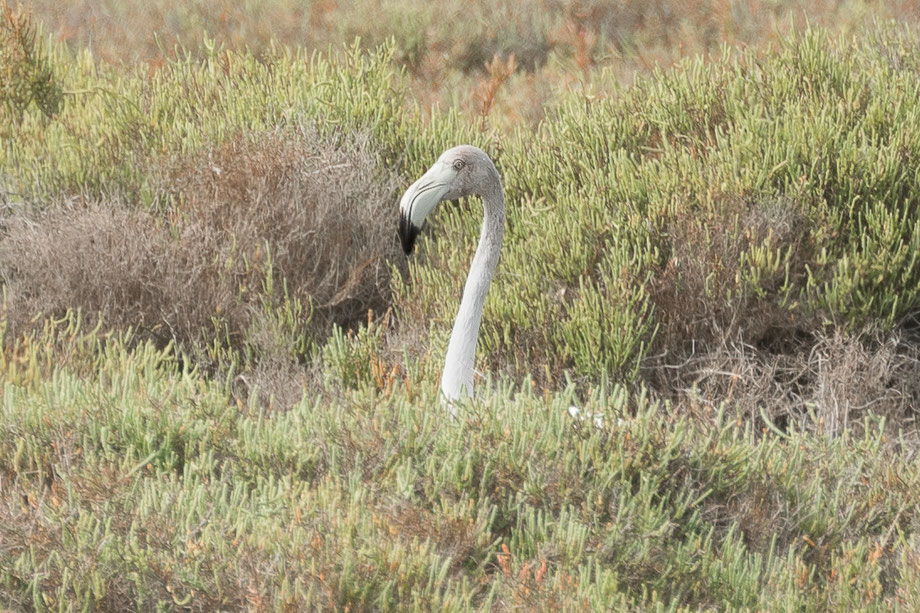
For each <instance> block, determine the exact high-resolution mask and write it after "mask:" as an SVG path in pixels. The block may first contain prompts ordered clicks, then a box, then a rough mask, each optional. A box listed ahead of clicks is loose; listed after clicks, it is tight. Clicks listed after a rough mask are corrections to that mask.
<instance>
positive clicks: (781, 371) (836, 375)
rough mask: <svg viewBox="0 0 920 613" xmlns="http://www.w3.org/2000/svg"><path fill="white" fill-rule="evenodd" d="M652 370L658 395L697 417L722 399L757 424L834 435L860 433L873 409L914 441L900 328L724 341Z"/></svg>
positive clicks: (906, 349)
mask: <svg viewBox="0 0 920 613" xmlns="http://www.w3.org/2000/svg"><path fill="white" fill-rule="evenodd" d="M655 374H656V376H657V389H658V392H659V393H661V394H662V395H665V396H667V397H668V398H669V399H670V400H671V401H672V402H673V403H674V404H675V405H676V406H679V407H683V409H684V410H687V411H690V412H692V413H696V414H699V416H700V417H701V418H705V417H706V416H707V415H710V416H711V415H712V414H713V412H714V411H715V410H717V409H718V408H719V407H720V406H721V405H722V404H723V403H724V405H725V406H726V407H727V408H728V409H729V410H734V411H739V412H740V413H741V414H742V415H743V416H745V417H746V418H748V419H750V421H751V422H752V423H758V424H760V425H761V426H763V427H764V428H766V427H768V426H770V425H771V424H767V423H766V422H764V421H763V417H766V418H767V419H769V420H770V422H772V425H773V426H775V427H778V428H780V429H786V428H789V427H795V428H796V429H799V430H814V431H819V432H822V433H825V434H828V435H829V436H832V437H835V436H839V435H841V434H843V432H844V431H845V430H849V431H851V432H857V433H858V432H861V431H863V429H864V427H865V426H866V418H867V417H868V416H869V415H870V414H872V415H875V416H879V417H884V418H886V422H887V424H889V427H890V428H891V429H892V432H891V433H892V434H894V435H897V434H898V431H900V432H901V433H902V434H903V435H904V436H906V437H907V438H906V439H905V440H911V441H913V442H914V443H916V442H918V441H920V343H918V342H917V339H916V338H911V337H910V336H909V335H908V334H907V333H906V332H901V331H895V332H890V333H883V332H881V331H879V330H876V329H871V328H870V329H865V330H862V331H859V332H853V333H847V332H844V331H842V330H840V329H836V330H834V331H830V332H817V333H816V334H815V335H813V336H802V337H801V338H800V339H799V340H798V342H796V343H795V344H787V345H786V346H784V347H782V348H781V350H779V351H771V350H769V349H765V348H762V347H755V346H753V345H750V344H746V343H743V342H741V341H735V342H728V341H724V340H723V342H722V343H721V344H719V345H718V346H717V347H713V348H710V349H709V350H708V351H706V352H702V353H699V354H697V355H693V356H691V357H690V358H688V359H687V360H685V361H684V362H683V363H682V364H679V365H673V366H671V367H659V368H658V369H657V370H656V373H655Z"/></svg>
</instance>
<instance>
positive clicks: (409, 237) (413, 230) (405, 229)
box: [399, 211, 422, 255]
mask: <svg viewBox="0 0 920 613" xmlns="http://www.w3.org/2000/svg"><path fill="white" fill-rule="evenodd" d="M421 231H422V229H421V228H420V227H418V226H415V225H413V224H412V222H411V221H409V217H408V216H407V215H406V214H405V213H403V212H402V211H400V213H399V242H401V243H402V248H403V251H404V252H405V254H406V255H410V254H411V253H412V250H413V249H414V248H415V239H416V238H417V237H418V233H419V232H421Z"/></svg>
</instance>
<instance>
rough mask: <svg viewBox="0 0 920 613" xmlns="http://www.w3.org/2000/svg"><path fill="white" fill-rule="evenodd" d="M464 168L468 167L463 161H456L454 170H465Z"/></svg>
mask: <svg viewBox="0 0 920 613" xmlns="http://www.w3.org/2000/svg"><path fill="white" fill-rule="evenodd" d="M464 166H466V162H464V161H463V160H454V170H463V167H464Z"/></svg>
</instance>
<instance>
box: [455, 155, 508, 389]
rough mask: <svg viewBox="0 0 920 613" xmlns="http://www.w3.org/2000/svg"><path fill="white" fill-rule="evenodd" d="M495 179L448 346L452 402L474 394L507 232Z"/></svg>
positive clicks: (486, 197) (484, 201)
mask: <svg viewBox="0 0 920 613" xmlns="http://www.w3.org/2000/svg"><path fill="white" fill-rule="evenodd" d="M495 178H496V181H495V184H496V185H495V187H494V188H493V189H491V190H489V191H488V192H486V193H485V194H483V196H482V205H483V220H482V231H481V233H480V235H479V246H478V247H477V248H476V255H474V256H473V263H472V265H471V266H470V272H469V275H468V276H467V278H466V286H465V287H464V289H463V300H461V302H460V310H459V311H458V312H457V318H456V319H455V320H454V329H453V332H451V334H450V342H449V343H448V345H447V357H446V358H445V360H444V373H443V374H442V375H441V393H442V394H443V395H444V398H445V399H447V400H448V401H451V400H456V399H459V398H461V397H472V396H473V368H474V365H475V363H476V343H477V341H478V340H479V325H480V323H482V309H483V307H484V306H485V302H486V295H487V294H488V293H489V285H490V284H491V283H492V277H493V276H494V275H495V268H496V266H497V265H498V257H499V254H500V253H501V246H502V236H503V234H504V232H505V197H504V195H503V194H502V187H501V182H500V180H499V179H498V176H497V173H496V177H495Z"/></svg>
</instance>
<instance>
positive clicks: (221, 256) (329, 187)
mask: <svg viewBox="0 0 920 613" xmlns="http://www.w3.org/2000/svg"><path fill="white" fill-rule="evenodd" d="M151 173H152V176H154V177H155V178H154V179H152V184H153V185H154V187H155V191H156V193H157V202H158V203H159V205H158V206H157V207H154V208H153V209H151V210H150V211H148V210H141V209H140V208H138V207H137V206H135V205H133V204H132V203H126V202H122V201H107V202H94V203H79V204H78V205H68V206H56V207H52V208H51V209H50V210H48V211H47V212H45V213H42V214H40V215H37V216H32V217H28V216H25V215H19V216H15V217H13V218H11V219H8V220H5V226H6V236H5V237H3V239H2V242H0V274H2V280H3V283H4V285H5V288H6V305H5V306H6V316H7V319H8V322H9V332H11V333H12V334H9V335H8V337H11V338H14V337H15V336H17V335H18V334H19V333H21V332H23V331H26V330H28V329H30V328H31V327H32V326H34V325H35V321H37V320H36V316H38V315H39V314H41V315H44V316H53V317H59V316H61V315H63V314H64V313H65V312H66V311H67V310H68V309H80V310H81V311H82V312H83V313H84V316H86V317H89V318H90V319H91V320H94V319H95V318H97V317H101V318H102V320H103V322H104V327H105V329H107V330H119V331H121V330H125V329H127V328H129V327H131V328H133V329H134V331H135V338H137V339H152V340H153V341H155V342H156V343H158V344H159V345H163V344H165V343H167V342H168V341H170V340H174V341H175V342H177V343H178V344H179V345H180V346H181V347H182V348H183V349H184V350H186V351H188V352H189V353H190V354H191V355H193V356H194V357H196V358H197V359H199V360H203V359H204V356H205V355H206V354H207V352H208V351H207V348H208V347H209V346H213V343H214V341H215V339H216V340H217V341H218V345H219V346H221V347H225V348H230V349H233V350H235V351H238V352H239V351H242V352H249V353H250V354H255V356H254V357H255V358H256V361H257V360H258V358H259V357H260V355H259V354H263V355H262V356H261V357H264V358H266V359H268V357H269V356H270V355H272V354H277V355H275V358H278V359H290V358H291V357H297V355H298V354H299V355H303V354H304V353H305V352H306V351H307V350H308V345H309V342H310V340H311V339H317V338H321V337H323V336H324V335H326V334H327V333H328V331H329V330H330V327H331V325H332V324H333V323H337V324H339V325H342V326H344V327H351V326H353V325H356V324H357V323H359V322H361V321H364V320H365V319H366V317H367V312H368V310H369V309H373V310H374V311H376V312H378V313H379V312H383V311H384V310H385V309H386V308H387V307H388V305H389V302H390V294H389V281H390V269H389V264H388V262H389V261H395V262H400V261H402V259H401V258H397V256H398V255H400V254H399V250H398V247H397V243H396V241H395V236H394V232H393V226H392V214H391V205H392V197H393V194H394V189H395V186H396V182H395V179H394V177H393V176H392V175H390V174H389V173H387V172H385V171H383V170H382V169H380V168H378V167H377V165H376V156H375V154H374V152H373V151H372V149H371V147H370V146H369V143H368V139H367V138H366V137H365V136H361V135H357V136H349V137H341V136H338V137H337V136H329V137H327V136H321V135H320V134H319V133H317V132H316V131H315V130H313V129H311V128H302V127H301V128H300V129H299V130H290V129H285V130H282V129H278V130H274V131H269V132H264V133H259V134H255V135H250V136H249V137H240V138H236V139H233V140H231V141H230V142H228V143H226V144H224V145H222V146H219V147H215V148H212V149H211V150H208V151H205V152H203V153H199V154H197V155H192V156H187V157H185V158H182V159H173V160H169V161H167V162H164V163H163V165H162V167H160V168H155V169H152V171H151ZM298 304H300V305H302V307H303V308H302V309H298V307H297V305H298ZM292 353H293V354H294V355H293V356H292V355H291V354H292ZM206 365H207V364H206Z"/></svg>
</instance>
